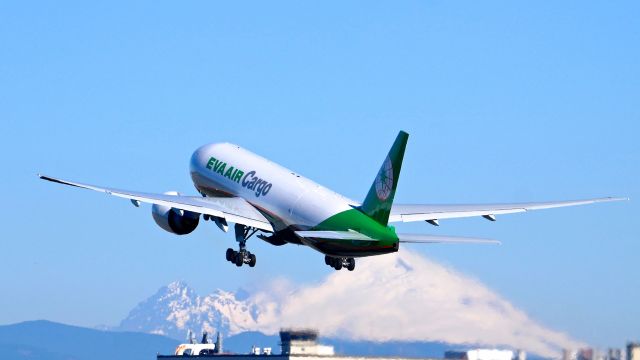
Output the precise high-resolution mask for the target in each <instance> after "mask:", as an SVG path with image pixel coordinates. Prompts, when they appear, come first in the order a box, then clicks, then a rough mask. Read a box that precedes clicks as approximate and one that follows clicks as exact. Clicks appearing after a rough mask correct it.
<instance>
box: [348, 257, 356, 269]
mask: <svg viewBox="0 0 640 360" xmlns="http://www.w3.org/2000/svg"><path fill="white" fill-rule="evenodd" d="M355 268H356V259H354V258H348V259H347V270H349V271H353V270H354V269H355Z"/></svg>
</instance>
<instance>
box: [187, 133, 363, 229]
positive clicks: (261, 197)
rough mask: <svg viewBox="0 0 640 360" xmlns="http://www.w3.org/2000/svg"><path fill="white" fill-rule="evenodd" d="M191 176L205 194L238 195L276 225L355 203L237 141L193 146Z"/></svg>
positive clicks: (300, 224) (305, 224)
mask: <svg viewBox="0 0 640 360" xmlns="http://www.w3.org/2000/svg"><path fill="white" fill-rule="evenodd" d="M190 171H191V178H192V180H193V183H194V185H195V187H196V189H197V190H198V191H199V192H200V193H201V194H203V195H205V196H221V195H226V196H238V197H241V198H243V199H245V200H247V201H248V202H249V203H251V204H252V205H253V206H255V207H256V208H258V209H259V210H260V211H261V212H262V213H263V214H264V215H265V216H267V217H268V218H269V219H270V220H272V222H273V225H274V227H275V228H276V230H281V229H283V228H286V227H294V228H296V229H307V228H311V227H313V226H315V225H317V224H319V223H320V222H322V221H323V220H326V219H327V218H329V217H331V216H333V215H335V214H337V213H339V212H342V211H345V210H349V209H351V208H352V206H354V205H357V203H356V202H354V201H352V200H350V199H348V198H346V197H344V196H342V195H340V194H338V193H336V192H334V191H331V190H329V189H327V188H325V187H323V186H321V185H318V184H317V183H315V182H313V181H311V180H309V179H307V178H305V177H303V176H301V175H298V174H296V173H295V172H293V171H291V170H289V169H287V168H284V167H282V166H280V165H278V164H276V163H274V162H272V161H269V160H267V159H265V158H263V157H261V156H259V155H256V154H254V153H252V152H250V151H248V150H246V149H243V148H241V147H240V146H237V145H234V144H229V143H219V144H210V145H204V146H202V147H200V148H198V149H197V150H196V151H195V152H194V153H193V156H192V157H191V164H190Z"/></svg>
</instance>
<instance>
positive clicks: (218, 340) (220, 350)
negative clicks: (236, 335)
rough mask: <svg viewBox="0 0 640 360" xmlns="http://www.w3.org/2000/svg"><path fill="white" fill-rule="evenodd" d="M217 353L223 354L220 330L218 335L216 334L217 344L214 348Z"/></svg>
mask: <svg viewBox="0 0 640 360" xmlns="http://www.w3.org/2000/svg"><path fill="white" fill-rule="evenodd" d="M213 352H214V353H215V354H222V333H221V332H220V330H218V335H217V336H216V346H215V348H214V349H213Z"/></svg>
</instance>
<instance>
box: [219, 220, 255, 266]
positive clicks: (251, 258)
mask: <svg viewBox="0 0 640 360" xmlns="http://www.w3.org/2000/svg"><path fill="white" fill-rule="evenodd" d="M234 230H235V232H236V241H237V242H238V247H239V249H238V251H235V250H233V249H231V248H229V249H227V253H226V258H227V261H229V262H231V263H233V264H235V265H236V266H237V267H240V266H242V265H243V264H247V265H249V267H254V266H256V256H255V255H254V254H252V253H251V252H250V251H248V250H247V240H248V239H249V238H250V237H251V236H252V235H253V234H255V233H256V231H258V229H255V228H252V227H248V226H245V225H242V224H236V225H235V227H234Z"/></svg>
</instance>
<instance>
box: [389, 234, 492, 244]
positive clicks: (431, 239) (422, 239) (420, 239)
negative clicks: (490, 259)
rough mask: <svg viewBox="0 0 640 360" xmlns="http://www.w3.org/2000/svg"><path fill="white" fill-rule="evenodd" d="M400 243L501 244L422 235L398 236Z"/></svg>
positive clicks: (467, 238)
mask: <svg viewBox="0 0 640 360" xmlns="http://www.w3.org/2000/svg"><path fill="white" fill-rule="evenodd" d="M398 238H399V239H400V242H401V243H416V244H438V243H450V244H493V245H500V244H501V242H500V241H498V240H492V239H483V238H474V237H462V236H442V235H423V234H398Z"/></svg>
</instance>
